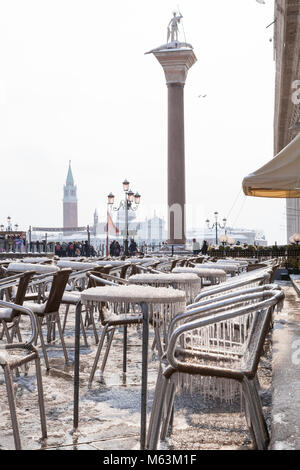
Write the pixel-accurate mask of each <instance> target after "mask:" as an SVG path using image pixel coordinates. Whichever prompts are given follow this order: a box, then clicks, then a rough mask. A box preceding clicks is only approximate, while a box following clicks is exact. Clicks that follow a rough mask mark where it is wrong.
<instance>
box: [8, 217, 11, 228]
mask: <svg viewBox="0 0 300 470" xmlns="http://www.w3.org/2000/svg"><path fill="white" fill-rule="evenodd" d="M7 231H8V232H10V231H11V217H9V216H8V217H7Z"/></svg>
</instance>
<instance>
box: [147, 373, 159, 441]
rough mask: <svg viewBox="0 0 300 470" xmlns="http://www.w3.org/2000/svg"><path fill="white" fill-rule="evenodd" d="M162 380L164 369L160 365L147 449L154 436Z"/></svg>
mask: <svg viewBox="0 0 300 470" xmlns="http://www.w3.org/2000/svg"><path fill="white" fill-rule="evenodd" d="M161 382H162V369H161V365H160V366H159V370H158V375H157V379H156V385H155V390H154V396H153V401H152V407H151V414H150V419H149V424H148V431H147V439H146V449H149V441H150V437H151V436H152V432H153V424H154V418H155V414H156V409H157V406H158V400H159V399H160V396H161V394H160V388H161Z"/></svg>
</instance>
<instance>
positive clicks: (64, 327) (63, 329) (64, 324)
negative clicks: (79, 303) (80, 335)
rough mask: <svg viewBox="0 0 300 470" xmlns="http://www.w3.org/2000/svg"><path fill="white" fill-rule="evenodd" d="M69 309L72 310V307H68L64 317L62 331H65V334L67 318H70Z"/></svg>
mask: <svg viewBox="0 0 300 470" xmlns="http://www.w3.org/2000/svg"><path fill="white" fill-rule="evenodd" d="M69 309H70V305H66V311H65V315H64V322H63V326H62V331H63V333H64V332H65V329H66V324H67V318H68V313H69Z"/></svg>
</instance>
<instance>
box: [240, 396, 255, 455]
mask: <svg viewBox="0 0 300 470" xmlns="http://www.w3.org/2000/svg"><path fill="white" fill-rule="evenodd" d="M242 406H243V408H244V412H245V418H246V423H247V427H248V430H249V434H250V437H251V441H252V444H253V448H254V450H257V443H256V439H255V434H254V430H253V426H252V422H251V417H250V411H249V406H248V403H247V401H246V400H245V397H244V395H242Z"/></svg>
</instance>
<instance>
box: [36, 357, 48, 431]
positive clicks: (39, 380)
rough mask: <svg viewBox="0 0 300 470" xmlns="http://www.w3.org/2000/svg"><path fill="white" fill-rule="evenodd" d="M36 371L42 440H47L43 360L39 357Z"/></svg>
mask: <svg viewBox="0 0 300 470" xmlns="http://www.w3.org/2000/svg"><path fill="white" fill-rule="evenodd" d="M35 369H36V383H37V390H38V401H39V409H40V418H41V429H42V438H43V439H46V437H47V424H46V413H45V403H44V393H43V382H42V371H41V360H40V358H39V357H37V358H36V359H35Z"/></svg>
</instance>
